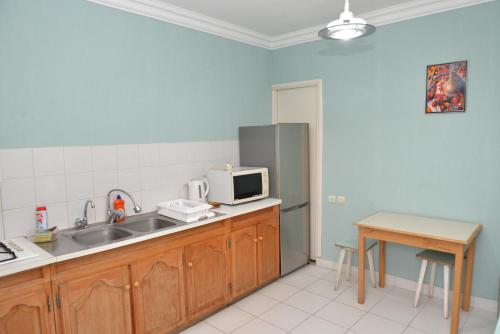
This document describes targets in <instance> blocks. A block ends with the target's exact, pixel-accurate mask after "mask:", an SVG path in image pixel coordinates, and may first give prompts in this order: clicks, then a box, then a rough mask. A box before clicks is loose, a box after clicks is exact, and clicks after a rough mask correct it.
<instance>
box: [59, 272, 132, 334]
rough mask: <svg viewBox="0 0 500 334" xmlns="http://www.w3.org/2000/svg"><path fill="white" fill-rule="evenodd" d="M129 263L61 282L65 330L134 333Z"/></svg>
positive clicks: (73, 332) (88, 333) (86, 333)
mask: <svg viewBox="0 0 500 334" xmlns="http://www.w3.org/2000/svg"><path fill="white" fill-rule="evenodd" d="M129 290H130V281H129V271H128V267H127V266H123V267H118V268H113V269H109V270H106V271H102V272H100V273H97V274H93V275H89V276H84V277H82V278H76V279H73V280H70V281H68V282H64V283H61V284H60V285H59V287H58V291H59V294H60V300H61V312H62V324H63V332H64V333H65V334H69V333H71V334H95V333H106V334H123V333H132V319H131V317H132V314H131V309H130V291H129Z"/></svg>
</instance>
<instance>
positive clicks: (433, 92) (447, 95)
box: [425, 60, 468, 114]
mask: <svg viewBox="0 0 500 334" xmlns="http://www.w3.org/2000/svg"><path fill="white" fill-rule="evenodd" d="M467 65H468V64H467V61H466V60H462V61H455V62H450V63H443V64H435V65H428V66H427V70H426V87H425V88H426V89H425V92H426V94H425V113H426V114H443V113H457V112H465V109H466V99H467Z"/></svg>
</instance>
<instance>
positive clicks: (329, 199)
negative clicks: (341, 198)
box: [328, 195, 337, 203]
mask: <svg viewBox="0 0 500 334" xmlns="http://www.w3.org/2000/svg"><path fill="white" fill-rule="evenodd" d="M336 200H337V197H336V196H335V195H328V203H335V201H336Z"/></svg>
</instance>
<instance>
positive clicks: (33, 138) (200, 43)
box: [0, 0, 271, 148]
mask: <svg viewBox="0 0 500 334" xmlns="http://www.w3.org/2000/svg"><path fill="white" fill-rule="evenodd" d="M270 65H271V53H270V51H268V50H264V49H262V48H258V47H253V46H249V45H245V44H242V43H238V42H235V41H231V40H228V39H224V38H220V37H216V36H213V35H209V34H206V33H202V32H198V31H194V30H191V29H186V28H183V27H179V26H176V25H172V24H169V23H165V22H161V21H157V20H153V19H149V18H146V17H142V16H139V15H134V14H130V13H126V12H123V11H119V10H116V9H112V8H108V7H104V6H100V5H96V4H93V3H90V2H88V1H84V0H0V148H14V147H34V146H51V145H82V144H85V145H87V144H115V143H147V142H160V141H184V140H216V139H236V138H237V136H238V135H237V133H238V132H237V129H238V126H239V125H242V124H263V123H269V122H270V121H271V102H270V100H271V95H270V72H271V71H270Z"/></svg>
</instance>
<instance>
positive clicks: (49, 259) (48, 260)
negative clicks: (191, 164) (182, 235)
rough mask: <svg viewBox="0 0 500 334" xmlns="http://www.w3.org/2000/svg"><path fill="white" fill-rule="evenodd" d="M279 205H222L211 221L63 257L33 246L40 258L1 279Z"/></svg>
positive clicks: (270, 201)
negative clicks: (217, 214)
mask: <svg viewBox="0 0 500 334" xmlns="http://www.w3.org/2000/svg"><path fill="white" fill-rule="evenodd" d="M279 204H281V200H280V199H276V198H265V199H262V200H259V201H255V202H249V203H244V204H239V205H234V206H229V205H221V207H220V208H217V209H213V211H215V212H219V213H222V214H223V215H219V216H216V217H213V218H210V219H206V220H203V221H199V222H193V223H186V224H183V225H181V226H177V227H175V228H170V229H167V230H162V231H158V232H154V233H150V234H147V235H142V236H138V237H136V238H133V239H127V240H123V241H118V242H113V243H110V244H107V245H103V246H98V247H93V248H83V247H76V248H75V249H74V251H70V252H68V253H65V254H62V255H55V256H54V255H52V254H50V253H49V252H47V251H45V250H44V249H42V248H40V247H38V246H37V245H35V244H32V245H33V249H36V251H37V252H38V253H39V256H37V257H35V258H31V259H26V260H23V261H18V262H13V263H9V264H3V265H0V277H3V276H7V275H11V274H15V273H18V272H21V271H25V270H29V269H34V268H38V267H41V266H45V265H48V264H52V263H57V262H62V261H66V260H70V259H75V258H78V257H82V256H86V255H91V254H95V253H99V252H104V251H107V250H110V249H115V248H118V247H123V246H127V245H131V244H135V243H138V242H142V241H146V240H150V239H154V238H158V237H162V236H165V235H169V234H173V233H177V232H181V231H185V230H189V229H192V228H196V227H200V226H203V225H208V224H212V223H215V222H218V221H221V220H224V219H228V218H231V217H235V216H239V215H243V214H246V213H250V212H253V211H257V210H261V209H265V208H268V207H272V206H275V205H279ZM61 239H62V238H61ZM55 242H58V241H55ZM61 242H63V241H62V240H61ZM47 247H48V248H49V249H50V244H46V245H45V246H44V248H47ZM82 248H83V249H82Z"/></svg>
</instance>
